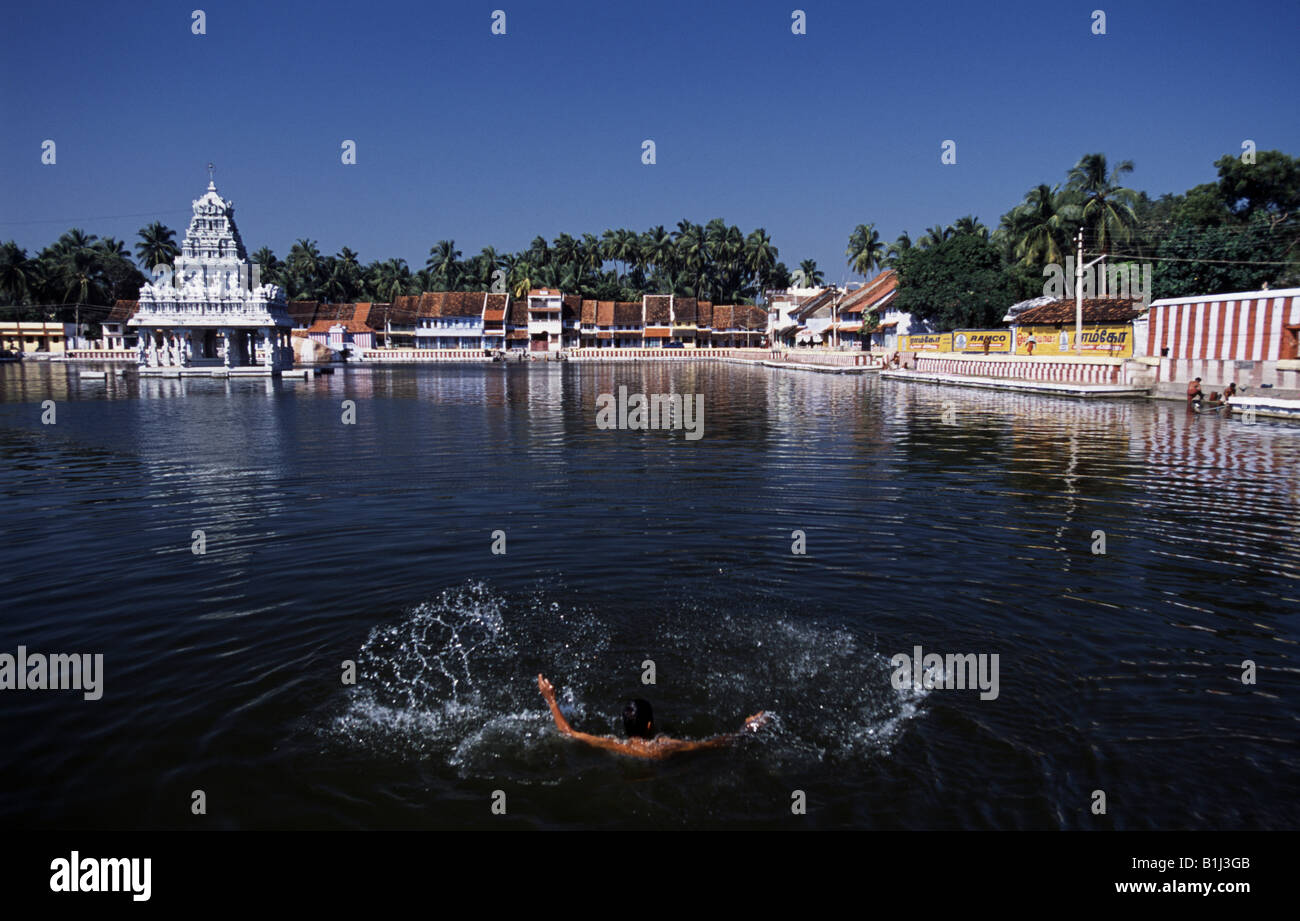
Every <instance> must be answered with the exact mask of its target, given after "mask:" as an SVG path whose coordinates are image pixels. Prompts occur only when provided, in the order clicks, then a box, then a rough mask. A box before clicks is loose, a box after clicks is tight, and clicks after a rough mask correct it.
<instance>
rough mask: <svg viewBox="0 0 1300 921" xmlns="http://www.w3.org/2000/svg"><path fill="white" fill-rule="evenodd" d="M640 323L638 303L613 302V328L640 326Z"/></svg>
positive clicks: (639, 306) (639, 303) (639, 305)
mask: <svg viewBox="0 0 1300 921" xmlns="http://www.w3.org/2000/svg"><path fill="white" fill-rule="evenodd" d="M642 322H643V321H642V319H641V302H640V301H615V302H614V325H615V326H640V325H642Z"/></svg>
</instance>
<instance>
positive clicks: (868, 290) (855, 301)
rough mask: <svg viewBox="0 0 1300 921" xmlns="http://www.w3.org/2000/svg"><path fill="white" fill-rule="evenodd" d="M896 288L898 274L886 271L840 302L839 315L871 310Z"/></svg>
mask: <svg viewBox="0 0 1300 921" xmlns="http://www.w3.org/2000/svg"><path fill="white" fill-rule="evenodd" d="M897 288H898V273H897V272H895V271H894V270H893V269H886V270H885V271H883V272H881V273H880V274H879V275H877V276H876V277H875V278H873V279H871V281H869V282H867V283H866V284H865V285H863V286H862V287H861V288H859V289H858V290H856V291H854V292H853V293H852V294H850V295H849V296H848V297H846V298H844V300H842V301H840V309H839V312H840V313H862V312H863V311H864V310H871V309H872V308H874V307H875V305H876V304H877V303H879V302H880V301H881V300H883V299H884V298H885V297H886V296H887V295H889V294H890V293H892V292H893V291H895V290H896V289H897Z"/></svg>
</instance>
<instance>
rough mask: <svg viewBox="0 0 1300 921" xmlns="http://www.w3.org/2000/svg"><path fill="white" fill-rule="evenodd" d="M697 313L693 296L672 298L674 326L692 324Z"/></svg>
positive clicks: (697, 309)
mask: <svg viewBox="0 0 1300 921" xmlns="http://www.w3.org/2000/svg"><path fill="white" fill-rule="evenodd" d="M698 315H699V308H698V307H697V306H696V303H695V298H693V297H675V298H673V325H675V326H694V325H695V318H696V317H697V316H698Z"/></svg>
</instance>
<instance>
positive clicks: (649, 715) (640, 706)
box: [623, 697, 655, 739]
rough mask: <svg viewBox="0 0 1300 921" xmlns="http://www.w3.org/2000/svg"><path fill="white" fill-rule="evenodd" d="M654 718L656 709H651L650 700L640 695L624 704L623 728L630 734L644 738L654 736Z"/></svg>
mask: <svg viewBox="0 0 1300 921" xmlns="http://www.w3.org/2000/svg"><path fill="white" fill-rule="evenodd" d="M654 720H655V717H654V711H653V710H651V709H650V701H648V700H642V699H641V698H640V697H638V698H636V699H635V700H629V701H628V702H627V703H626V704H625V705H624V706H623V729H624V731H625V732H626V733H627V734H628V735H629V736H632V737H634V738H636V737H639V738H642V739H652V738H654V731H653V726H654Z"/></svg>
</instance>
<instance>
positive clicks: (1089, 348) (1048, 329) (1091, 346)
mask: <svg viewBox="0 0 1300 921" xmlns="http://www.w3.org/2000/svg"><path fill="white" fill-rule="evenodd" d="M1082 344H1083V350H1082V351H1083V354H1085V355H1105V356H1106V357H1108V358H1131V357H1133V324H1131V323H1120V324H1113V325H1097V324H1090V325H1087V326H1084V328H1083V338H1082ZM1016 354H1017V355H1075V354H1078V353H1077V352H1075V350H1074V327H1073V326H1022V327H1020V328H1019V329H1018V330H1017V331H1016Z"/></svg>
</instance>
